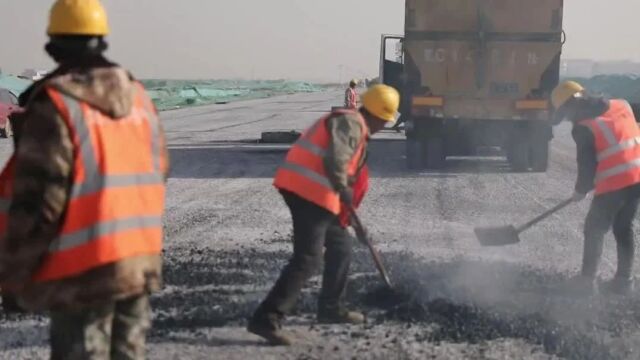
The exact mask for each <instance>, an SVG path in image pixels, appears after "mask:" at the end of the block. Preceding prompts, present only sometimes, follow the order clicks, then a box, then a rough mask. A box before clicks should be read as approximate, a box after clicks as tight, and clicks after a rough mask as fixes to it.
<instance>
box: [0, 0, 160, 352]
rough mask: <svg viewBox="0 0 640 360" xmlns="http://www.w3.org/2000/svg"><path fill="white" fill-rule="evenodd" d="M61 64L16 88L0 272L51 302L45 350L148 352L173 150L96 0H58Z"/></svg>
mask: <svg viewBox="0 0 640 360" xmlns="http://www.w3.org/2000/svg"><path fill="white" fill-rule="evenodd" d="M47 32H48V35H49V42H48V44H47V45H46V48H45V49H46V51H47V53H48V54H49V55H50V56H51V57H52V58H53V59H54V60H55V61H56V62H57V63H58V65H59V66H58V67H57V69H55V71H53V72H52V73H51V74H49V75H47V76H46V78H44V79H42V80H41V81H38V82H36V83H35V84H33V86H31V87H30V88H29V89H28V90H27V92H26V93H25V94H24V96H22V97H21V101H22V104H21V105H22V106H23V107H24V108H25V112H24V113H22V114H20V115H19V116H18V117H16V118H15V119H12V120H13V122H14V123H15V124H18V129H17V135H18V136H19V138H18V139H17V147H16V151H15V153H14V155H13V157H12V158H11V159H10V160H9V163H8V165H7V166H6V167H5V169H4V171H3V172H2V174H1V175H0V197H2V199H0V200H1V201H0V220H1V221H0V227H2V229H1V230H2V232H3V234H5V235H4V236H3V237H2V239H1V240H0V279H1V281H2V287H3V291H11V292H12V293H13V294H14V295H15V296H16V297H17V299H18V302H19V304H20V306H21V307H23V308H25V309H27V310H33V311H49V312H50V317H51V333H50V344H51V358H52V359H109V358H114V359H143V358H144V357H145V334H146V332H147V330H148V328H149V326H150V306H149V294H150V293H151V292H153V291H156V290H158V289H159V288H160V285H161V250H162V215H163V211H164V196H165V178H166V176H167V171H168V156H167V150H166V147H165V141H164V135H163V131H162V128H161V126H160V122H159V119H158V116H157V113H156V110H155V108H154V106H153V104H152V102H151V100H150V99H149V97H148V96H147V94H146V93H145V91H144V89H143V87H142V85H141V84H140V83H139V82H137V81H135V80H134V79H133V77H132V76H131V75H130V74H129V73H128V72H127V71H126V70H124V69H123V68H121V67H120V66H118V65H116V64H114V63H112V62H110V61H108V60H107V59H106V58H105V57H104V56H103V53H104V51H105V50H106V49H107V43H106V41H105V36H106V35H107V34H108V33H109V26H108V22H107V17H106V13H105V10H104V8H103V6H102V5H101V4H100V2H99V1H98V0H58V1H56V2H55V4H54V5H53V7H52V9H51V13H50V22H49V27H48V31H47Z"/></svg>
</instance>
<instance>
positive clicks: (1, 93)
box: [0, 88, 20, 138]
mask: <svg viewBox="0 0 640 360" xmlns="http://www.w3.org/2000/svg"><path fill="white" fill-rule="evenodd" d="M16 111H20V107H19V106H18V97H17V96H16V95H15V94H14V93H12V92H11V91H9V90H8V89H2V88H0V137H3V138H6V137H9V136H11V135H12V133H11V124H10V123H9V115H10V114H11V113H13V112H16Z"/></svg>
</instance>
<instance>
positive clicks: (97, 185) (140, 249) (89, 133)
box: [34, 84, 167, 281]
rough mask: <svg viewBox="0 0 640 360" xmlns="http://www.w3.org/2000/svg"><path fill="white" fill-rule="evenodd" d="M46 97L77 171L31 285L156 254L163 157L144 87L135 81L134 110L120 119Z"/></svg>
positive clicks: (65, 98) (65, 99)
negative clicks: (56, 232)
mask: <svg viewBox="0 0 640 360" xmlns="http://www.w3.org/2000/svg"><path fill="white" fill-rule="evenodd" d="M47 92H48V94H49V97H50V98H51V99H52V101H53V103H54V105H55V106H56V108H57V110H58V111H59V113H60V114H61V115H62V117H63V119H64V120H65V122H66V124H67V126H68V128H69V130H70V135H71V137H72V140H73V143H74V172H73V173H74V174H73V184H72V187H71V193H70V199H69V204H68V206H67V209H66V212H65V218H64V220H63V223H62V226H61V230H60V235H59V236H58V238H57V239H55V240H54V241H53V242H52V243H51V244H50V246H49V251H48V254H47V256H45V258H44V260H43V262H42V264H41V266H40V268H39V269H38V270H37V271H36V273H35V274H34V280H35V281H46V280H55V279H61V278H66V277H72V276H76V275H78V274H80V273H83V272H85V271H87V270H91V269H93V268H96V267H99V266H103V265H106V264H109V263H113V262H117V261H119V260H122V259H125V258H127V257H131V256H140V255H151V254H159V253H160V252H161V248H162V215H163V210H164V194H165V185H164V177H163V172H164V170H165V168H166V165H167V164H166V160H167V159H164V158H163V151H162V148H161V142H160V123H159V119H158V118H157V116H156V113H155V109H154V108H153V105H152V103H151V101H150V100H149V99H148V97H147V96H146V95H145V93H144V89H143V88H142V86H141V85H140V84H136V95H135V101H134V106H133V108H132V111H131V113H130V114H129V115H128V116H126V117H124V118H122V119H111V118H109V117H107V116H106V115H104V114H102V113H101V112H99V111H97V110H96V109H93V108H91V107H90V106H89V105H88V104H85V103H82V102H80V101H78V100H76V99H73V98H71V97H69V96H67V95H64V94H62V93H60V92H58V91H56V90H54V89H51V88H48V89H47ZM115 134H119V136H114V135H115Z"/></svg>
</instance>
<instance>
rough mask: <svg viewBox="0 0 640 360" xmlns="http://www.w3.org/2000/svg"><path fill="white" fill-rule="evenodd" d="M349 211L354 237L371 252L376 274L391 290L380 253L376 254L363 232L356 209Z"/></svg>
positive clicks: (365, 233)
mask: <svg viewBox="0 0 640 360" xmlns="http://www.w3.org/2000/svg"><path fill="white" fill-rule="evenodd" d="M349 211H350V212H351V220H352V226H353V229H354V230H355V231H356V236H357V237H358V241H360V242H361V243H363V244H365V245H367V247H368V248H369V251H370V252H371V257H373V262H374V263H375V264H376V268H377V269H378V272H379V273H380V276H381V277H382V280H383V281H384V283H385V284H386V285H387V286H388V287H389V288H390V289H392V288H393V286H392V285H391V280H390V279H389V274H388V273H387V270H386V269H385V267H384V265H383V263H382V258H381V257H380V253H378V250H377V249H376V248H375V247H374V246H373V242H372V241H371V237H370V236H369V235H368V234H367V232H366V231H365V230H364V226H362V222H361V221H360V217H359V216H358V214H357V213H356V209H354V208H353V207H350V209H349Z"/></svg>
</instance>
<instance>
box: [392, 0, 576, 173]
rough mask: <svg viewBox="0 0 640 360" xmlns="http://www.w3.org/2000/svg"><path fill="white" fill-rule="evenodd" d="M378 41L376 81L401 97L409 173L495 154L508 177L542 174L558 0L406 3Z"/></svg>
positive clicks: (556, 62)
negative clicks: (502, 158)
mask: <svg viewBox="0 0 640 360" xmlns="http://www.w3.org/2000/svg"><path fill="white" fill-rule="evenodd" d="M405 7H406V14H405V33H404V35H400V36H398V35H383V36H382V46H381V61H380V80H381V81H382V82H384V83H386V84H388V85H391V86H394V87H396V88H397V89H398V90H399V91H400V92H401V94H402V97H403V101H402V104H401V113H402V119H403V120H404V121H405V133H406V136H407V154H406V155H407V162H408V166H409V167H411V168H441V167H443V166H444V165H445V159H446V158H447V157H448V156H477V155H478V154H479V152H478V149H480V148H483V147H500V148H501V149H502V150H503V151H504V153H505V155H506V158H507V159H508V161H509V163H510V164H511V166H512V168H513V169H514V170H517V171H530V170H531V171H539V172H544V171H546V169H547V164H548V154H549V141H550V140H551V138H552V132H551V127H550V124H549V118H550V116H551V109H550V103H549V100H548V99H549V95H550V93H551V91H552V90H553V88H554V87H555V86H556V85H557V83H558V81H559V75H560V53H561V50H562V44H563V42H564V33H563V31H562V15H563V0H406V4H405Z"/></svg>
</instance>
